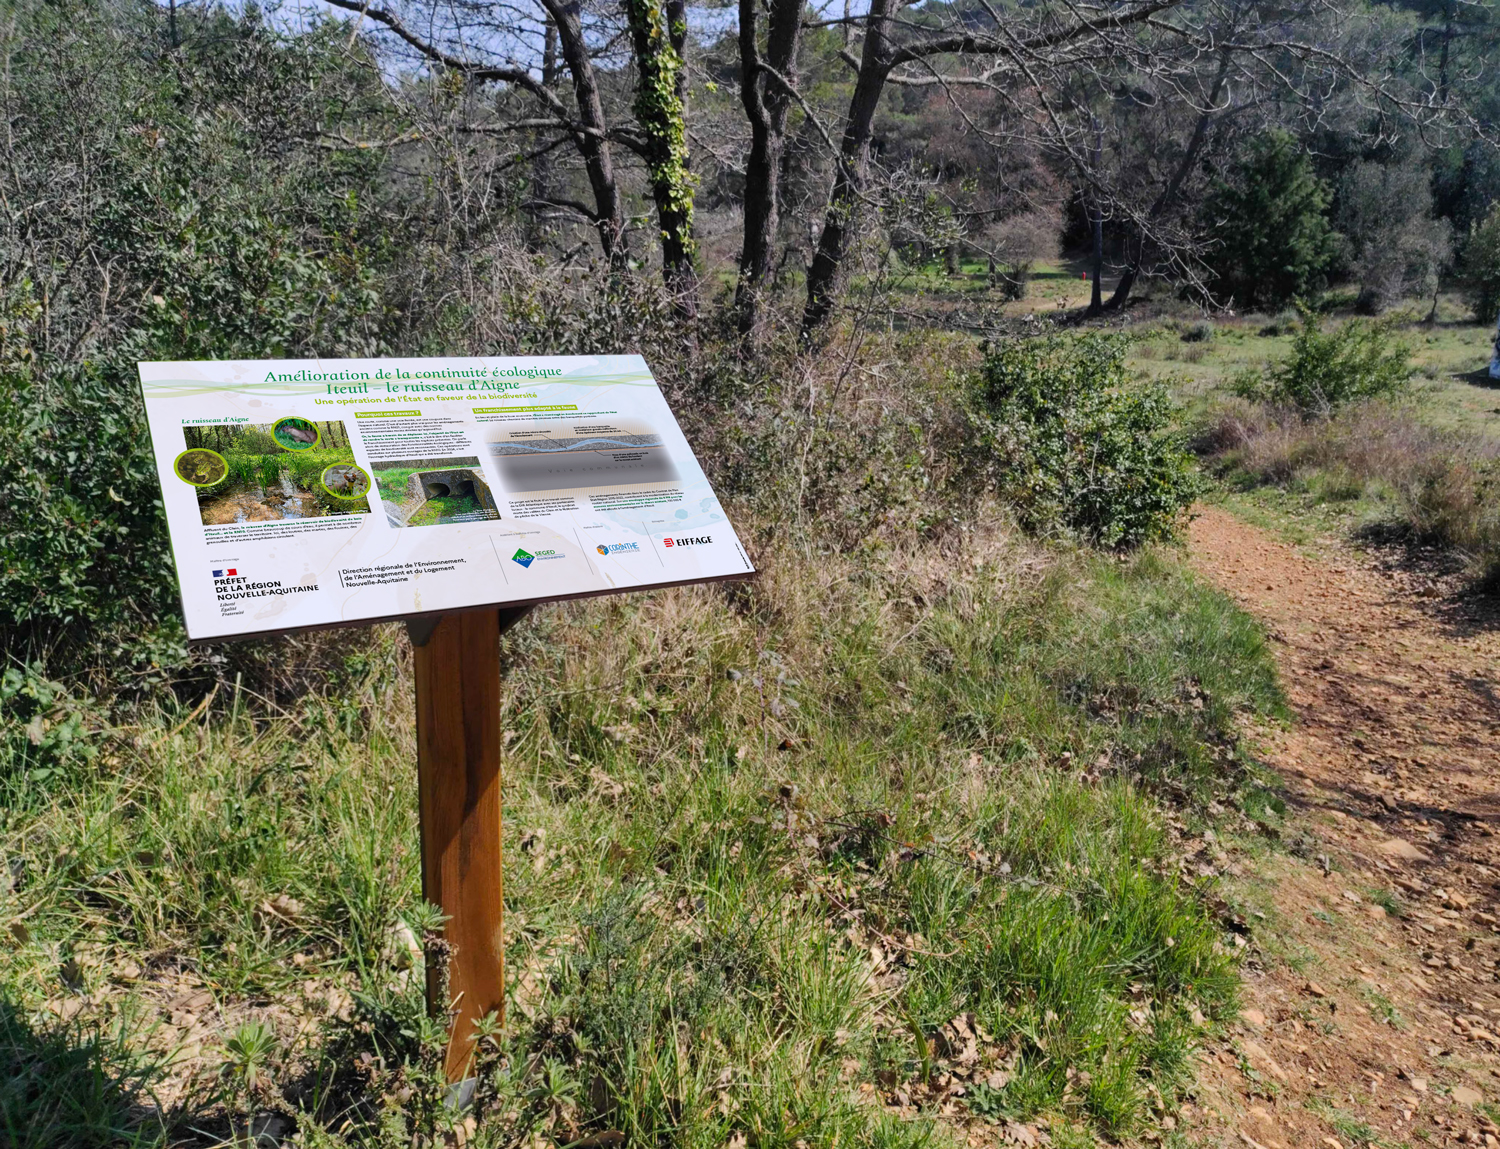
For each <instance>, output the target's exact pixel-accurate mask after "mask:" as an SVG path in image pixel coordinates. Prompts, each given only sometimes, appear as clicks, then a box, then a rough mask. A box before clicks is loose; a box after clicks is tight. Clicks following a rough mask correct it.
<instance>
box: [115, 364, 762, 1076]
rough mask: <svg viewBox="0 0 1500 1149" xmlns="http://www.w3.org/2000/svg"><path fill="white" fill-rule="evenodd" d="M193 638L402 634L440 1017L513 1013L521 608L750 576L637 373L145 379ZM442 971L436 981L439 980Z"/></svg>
mask: <svg viewBox="0 0 1500 1149" xmlns="http://www.w3.org/2000/svg"><path fill="white" fill-rule="evenodd" d="M140 371H141V388H142V391H143V393H144V395H145V399H146V418H147V422H148V424H149V425H150V429H151V441H152V445H153V446H154V448H155V451H156V464H157V469H158V472H159V473H160V476H161V487H162V501H163V503H164V504H165V506H166V509H167V527H168V530H169V532H170V534H171V537H172V551H173V555H174V557H175V558H176V561H177V581H178V584H179V585H180V586H181V588H182V606H183V613H184V615H185V616H186V619H187V629H188V636H189V637H190V638H192V639H195V640H200V641H201V640H205V639H216V638H231V637H242V636H245V635H256V634H273V633H279V632H285V631H293V630H304V629H311V628H314V627H324V626H346V625H350V624H354V623H366V622H377V621H379V620H381V619H393V618H404V619H406V621H407V630H408V632H409V633H410V635H411V638H412V644H413V646H414V647H415V658H414V666H413V669H414V672H415V679H416V683H415V685H416V728H417V790H418V802H419V806H420V810H421V834H422V896H423V897H424V898H425V899H426V900H427V901H429V902H431V903H433V904H435V905H437V906H439V907H440V908H441V909H442V911H443V913H444V914H445V915H446V917H447V923H446V925H445V926H444V935H445V940H446V941H447V942H448V945H449V953H448V956H446V957H442V958H439V957H435V956H434V954H433V953H429V967H428V970H427V1000H428V1007H429V1009H430V1010H431V1011H432V1012H433V1013H434V1014H435V1015H438V1016H441V1017H445V1018H449V1019H451V1021H452V1027H453V1028H452V1031H451V1039H450V1041H449V1045H448V1054H447V1058H446V1063H445V1064H446V1070H447V1074H448V1077H449V1080H450V1081H453V1082H459V1081H461V1080H463V1079H464V1078H465V1077H466V1075H467V1074H468V1070H469V1066H470V1064H471V1061H470V1059H471V1055H472V1050H473V1044H474V1040H475V1036H474V1035H475V1032H476V1031H475V1022H477V1021H478V1020H479V1019H481V1018H484V1017H486V1016H488V1015H490V1014H498V1015H499V1016H500V1017H501V1019H502V1020H503V1018H504V1014H505V956H504V955H505V941H504V938H505V935H504V930H503V928H502V927H503V910H504V903H503V899H502V896H501V865H500V841H501V833H500V818H501V804H500V761H501V746H500V664H499V639H500V635H501V634H502V633H504V631H505V630H506V629H507V628H508V627H510V626H512V625H514V624H515V623H516V622H517V621H518V620H519V619H520V618H521V616H522V615H524V614H525V613H526V611H527V609H528V608H529V606H530V605H531V604H534V603H538V602H544V601H552V600H556V599H565V598H577V597H580V596H583V595H594V594H607V593H609V592H611V591H623V590H643V589H647V588H651V587H663V586H675V585H678V584H682V583H694V582H706V581H710V580H713V579H723V578H736V577H744V576H746V575H749V574H752V573H753V570H752V568H751V565H750V560H749V559H748V558H747V557H746V555H745V550H744V548H743V547H742V546H741V545H740V541H739V539H738V538H737V537H736V536H735V533H734V528H733V527H731V526H730V525H729V522H728V520H727V519H726V518H725V516H724V511H723V508H721V507H720V506H719V500H718V499H717V498H715V497H714V493H713V491H712V490H711V489H710V488H709V485H708V480H707V478H705V476H704V474H703V468H702V467H701V466H699V465H698V460H697V459H695V458H694V457H693V453H692V451H691V450H690V449H689V448H688V444H687V440H686V439H685V438H684V437H683V434H682V431H681V429H680V428H679V427H678V426H677V420H676V419H674V418H673V417H672V412H671V411H670V410H669V409H668V408H667V403H666V400H665V399H664V398H663V397H662V394H661V390H660V389H659V388H658V387H657V385H656V380H655V379H653V378H652V377H651V372H650V370H649V369H648V368H647V367H646V364H645V361H644V360H642V359H641V358H640V356H638V355H606V356H578V357H572V358H529V359H503V358H469V359H463V358H460V359H345V360H334V361H327V360H301V361H289V362H233V361H222V362H216V363H142V364H141V365H140ZM434 962H441V963H442V966H441V968H437V967H436V966H435V965H433V964H431V963H434Z"/></svg>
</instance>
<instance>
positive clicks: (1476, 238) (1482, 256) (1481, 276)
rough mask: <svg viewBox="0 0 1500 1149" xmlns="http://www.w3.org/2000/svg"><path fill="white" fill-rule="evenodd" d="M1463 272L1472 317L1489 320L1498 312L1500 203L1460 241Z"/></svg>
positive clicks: (1481, 321)
mask: <svg viewBox="0 0 1500 1149" xmlns="http://www.w3.org/2000/svg"><path fill="white" fill-rule="evenodd" d="M1463 274H1464V279H1465V281H1466V282H1467V285H1468V300H1469V305H1470V306H1471V307H1473V308H1474V318H1475V319H1477V320H1479V322H1480V323H1493V322H1494V320H1495V316H1496V314H1497V313H1500V204H1496V205H1495V207H1494V208H1493V210H1491V212H1490V214H1489V215H1488V216H1486V217H1485V220H1484V222H1483V223H1481V224H1480V225H1479V226H1478V227H1476V228H1475V229H1474V230H1473V231H1472V232H1470V233H1469V238H1468V241H1467V242H1466V243H1465V244H1464V254H1463Z"/></svg>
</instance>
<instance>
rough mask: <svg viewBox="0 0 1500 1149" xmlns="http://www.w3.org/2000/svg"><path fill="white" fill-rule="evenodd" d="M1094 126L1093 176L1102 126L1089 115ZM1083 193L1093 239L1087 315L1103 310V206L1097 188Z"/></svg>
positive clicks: (1101, 153) (1098, 163)
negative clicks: (1091, 280) (1091, 281)
mask: <svg viewBox="0 0 1500 1149" xmlns="http://www.w3.org/2000/svg"><path fill="white" fill-rule="evenodd" d="M1089 119H1090V120H1091V121H1092V124H1093V128H1094V154H1093V157H1092V159H1093V165H1094V172H1095V178H1096V179H1097V178H1098V174H1097V173H1098V171H1099V168H1100V166H1101V165H1102V164H1103V162H1104V128H1103V127H1102V126H1101V125H1100V123H1099V117H1098V116H1093V115H1091V116H1089ZM1083 194H1084V196H1085V197H1086V199H1085V202H1086V203H1087V204H1088V213H1089V233H1090V238H1091V239H1092V240H1093V245H1094V250H1093V261H1092V262H1093V279H1094V283H1093V286H1092V288H1091V289H1090V291H1089V309H1088V312H1087V314H1088V315H1098V314H1099V313H1100V312H1101V311H1103V310H1104V208H1103V205H1101V204H1100V203H1099V193H1098V191H1097V190H1093V189H1090V188H1088V187H1085V188H1084V189H1083Z"/></svg>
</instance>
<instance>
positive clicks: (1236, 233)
mask: <svg viewBox="0 0 1500 1149" xmlns="http://www.w3.org/2000/svg"><path fill="white" fill-rule="evenodd" d="M1331 199H1332V194H1331V193H1330V191H1329V190H1328V185H1327V184H1326V183H1324V182H1323V181H1322V180H1320V179H1319V178H1318V177H1317V176H1316V175H1315V174H1314V173H1313V168H1312V161H1311V160H1310V159H1308V156H1307V153H1306V152H1305V151H1303V150H1302V147H1301V145H1300V144H1298V142H1297V140H1296V139H1295V137H1293V136H1292V135H1290V134H1289V133H1287V132H1283V131H1272V132H1266V133H1264V134H1263V135H1260V136H1257V137H1256V138H1255V139H1254V140H1252V141H1251V142H1250V144H1249V145H1248V147H1247V149H1246V151H1245V153H1244V154H1243V155H1242V156H1241V157H1240V159H1239V160H1238V162H1236V164H1235V165H1234V170H1233V172H1232V173H1231V175H1230V177H1229V179H1227V180H1221V181H1218V182H1216V183H1215V184H1214V187H1213V190H1212V191H1211V192H1210V194H1209V197H1208V199H1207V201H1206V202H1205V203H1204V224H1205V226H1206V228H1207V230H1209V231H1210V233H1211V234H1212V235H1213V237H1214V238H1215V239H1216V240H1217V241H1218V248H1217V250H1216V251H1215V253H1214V255H1213V256H1212V263H1213V266H1214V270H1215V273H1216V277H1217V283H1216V287H1217V288H1218V290H1220V291H1223V292H1225V293H1227V294H1228V295H1230V296H1232V297H1233V298H1234V299H1235V300H1236V301H1237V302H1238V303H1240V304H1241V305H1250V304H1271V305H1273V306H1276V305H1280V304H1283V303H1286V302H1288V301H1290V300H1292V299H1295V298H1297V297H1298V296H1305V295H1307V294H1309V293H1310V292H1312V291H1315V290H1317V289H1318V288H1320V287H1322V285H1323V279H1324V276H1325V275H1326V274H1327V272H1328V269H1329V267H1330V266H1331V265H1332V263H1333V261H1334V259H1335V258H1336V257H1337V255H1338V253H1339V246H1340V237H1339V235H1338V233H1337V232H1335V231H1334V230H1333V228H1332V227H1330V226H1329V223H1328V219H1327V211H1328V204H1329V202H1330V200H1331Z"/></svg>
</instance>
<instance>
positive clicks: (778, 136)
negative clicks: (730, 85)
mask: <svg viewBox="0 0 1500 1149" xmlns="http://www.w3.org/2000/svg"><path fill="white" fill-rule="evenodd" d="M756 8H757V0H740V5H739V9H740V102H741V103H742V104H743V105H744V107H745V115H746V117H747V118H748V119H749V121H750V153H749V155H748V156H747V157H746V160H745V236H744V244H743V246H742V247H741V249H740V280H739V284H738V286H737V287H736V288H735V299H734V303H735V310H736V311H737V312H738V318H739V331H740V335H741V337H742V338H744V339H745V340H746V342H747V343H749V344H750V345H751V346H752V347H755V346H758V345H759V344H760V343H761V341H762V339H763V337H764V326H765V309H764V306H763V303H762V297H763V295H764V293H765V289H766V281H767V279H768V277H769V276H770V273H771V265H772V261H773V259H774V257H775V250H776V231H777V224H778V222H779V215H778V213H779V210H780V196H781V190H780V189H781V167H782V161H783V158H784V156H785V154H786V119H787V112H788V110H789V109H790V107H791V102H792V101H791V93H790V92H788V91H787V89H786V86H785V84H784V83H783V79H784V80H785V81H786V83H794V82H795V80H796V68H797V48H798V44H799V42H800V40H801V36H802V0H771V6H770V18H769V24H768V27H767V29H766V60H765V64H764V65H762V63H761V58H760V50H759V48H758V46H757V42H756V31H757V30H756ZM766 68H770V69H771V71H770V72H768V71H766ZM772 72H774V73H775V74H774V75H773V74H772Z"/></svg>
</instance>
